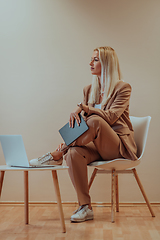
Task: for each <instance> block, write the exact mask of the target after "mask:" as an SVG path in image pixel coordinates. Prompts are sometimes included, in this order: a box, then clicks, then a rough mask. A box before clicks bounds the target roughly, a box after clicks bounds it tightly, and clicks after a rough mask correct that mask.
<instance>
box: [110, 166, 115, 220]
mask: <svg viewBox="0 0 160 240" xmlns="http://www.w3.org/2000/svg"><path fill="white" fill-rule="evenodd" d="M115 177H116V171H115V169H113V170H112V188H111V189H112V194H111V195H112V197H111V219H112V223H114V222H115Z"/></svg>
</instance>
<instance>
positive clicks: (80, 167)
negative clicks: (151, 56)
mask: <svg viewBox="0 0 160 240" xmlns="http://www.w3.org/2000/svg"><path fill="white" fill-rule="evenodd" d="M90 91H91V85H89V86H87V87H85V88H84V90H83V92H84V99H83V103H84V104H86V105H88V106H89V111H88V113H87V114H86V113H84V116H85V119H86V122H87V124H88V126H89V130H88V131H87V132H86V133H84V134H83V135H82V136H80V137H79V138H78V139H77V140H76V141H75V142H74V143H73V144H72V146H70V147H69V148H68V149H67V153H66V154H65V156H64V158H65V160H66V162H67V165H68V166H69V174H70V177H71V180H72V183H73V185H74V187H75V189H76V192H77V197H78V201H79V205H83V204H89V203H90V201H91V200H90V196H89V189H88V177H87V164H88V163H90V162H92V161H95V160H98V159H99V160H111V159H114V158H118V157H123V158H127V159H131V160H136V159H137V156H136V151H137V148H136V145H135V142H134V132H133V128H132V125H131V122H130V119H129V99H130V95H131V86H130V85H129V84H128V83H125V82H123V81H119V82H118V83H117V84H116V86H115V89H114V91H113V93H112V95H111V98H110V100H109V101H108V103H107V105H105V106H102V108H101V109H97V108H94V105H91V104H89V103H88V100H89V95H90Z"/></svg>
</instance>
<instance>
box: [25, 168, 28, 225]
mask: <svg viewBox="0 0 160 240" xmlns="http://www.w3.org/2000/svg"><path fill="white" fill-rule="evenodd" d="M28 192H29V191H28V171H24V214H25V224H29V207H28V198H29V194H28Z"/></svg>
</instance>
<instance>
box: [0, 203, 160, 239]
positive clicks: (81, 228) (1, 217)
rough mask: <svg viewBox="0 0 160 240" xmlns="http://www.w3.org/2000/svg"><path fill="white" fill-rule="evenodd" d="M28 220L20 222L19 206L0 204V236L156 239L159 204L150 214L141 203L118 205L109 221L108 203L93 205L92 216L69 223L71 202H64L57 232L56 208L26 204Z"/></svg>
mask: <svg viewBox="0 0 160 240" xmlns="http://www.w3.org/2000/svg"><path fill="white" fill-rule="evenodd" d="M29 209H30V224H29V225H25V224H24V209H23V206H10V205H9V206H5V205H3V204H2V205H0V240H50V239H52V240H65V239H68V240H79V239H80V240H84V239H86V240H101V239H107V240H112V239H113V240H142V239H143V240H151V239H152V240H160V206H154V207H153V210H154V212H155V214H156V217H154V218H153V217H151V215H150V212H149V210H148V208H147V207H145V206H140V207H137V206H133V207H128V206H127V207H120V212H119V213H116V222H115V223H111V213H110V211H111V209H110V207H102V206H101V207H93V211H94V216H95V218H94V220H91V221H87V222H83V223H70V216H71V215H72V212H73V211H74V210H75V207H73V206H69V207H68V206H64V207H63V209H64V216H65V223H66V231H67V232H66V233H62V232H61V226H60V221H59V215H58V209H57V206H56V205H53V206H46V205H43V206H38V205H36V206H32V205H31V206H30V208H29Z"/></svg>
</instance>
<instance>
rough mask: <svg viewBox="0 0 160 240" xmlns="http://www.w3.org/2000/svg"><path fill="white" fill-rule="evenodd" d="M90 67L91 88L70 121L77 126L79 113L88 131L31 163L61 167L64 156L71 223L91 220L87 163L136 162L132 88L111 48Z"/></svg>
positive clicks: (96, 52) (97, 54) (99, 54)
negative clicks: (71, 195)
mask: <svg viewBox="0 0 160 240" xmlns="http://www.w3.org/2000/svg"><path fill="white" fill-rule="evenodd" d="M90 67H91V73H92V75H93V81H92V85H89V86H86V87H85V88H84V90H83V93H84V99H83V103H80V104H78V105H77V107H76V108H75V110H74V111H73V112H72V113H71V114H70V119H69V124H70V127H73V124H74V121H77V123H78V124H79V122H80V119H79V113H81V112H82V114H83V116H84V118H85V121H86V123H87V125H88V126H89V129H88V130H87V131H86V132H85V133H84V134H82V135H81V136H80V137H79V138H78V139H77V140H76V141H75V142H74V143H73V144H71V146H70V147H67V146H66V145H65V144H60V145H59V147H58V148H57V149H56V151H54V152H52V153H48V154H46V155H44V156H42V157H41V158H38V159H33V160H31V161H30V164H31V165H41V164H62V157H64V159H65V160H66V162H67V165H68V166H69V174H70V178H71V180H72V183H73V185H74V187H75V190H76V192H77V197H78V202H79V206H80V207H79V208H78V209H77V210H76V211H75V212H74V214H73V216H71V221H72V222H82V221H86V220H91V219H93V210H92V207H91V199H90V195H89V188H88V176H87V164H89V163H90V162H93V161H95V160H111V159H115V158H126V159H131V160H136V159H137V156H136V152H137V149H136V145H135V142H134V133H133V128H132V125H131V122H130V118H129V99H130V95H131V86H130V85H129V84H128V83H125V82H123V81H122V80H121V78H122V77H121V72H120V67H119V61H118V58H117V55H116V52H115V51H114V49H113V48H111V47H100V48H96V49H95V50H94V52H93V55H92V58H91V62H90Z"/></svg>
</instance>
